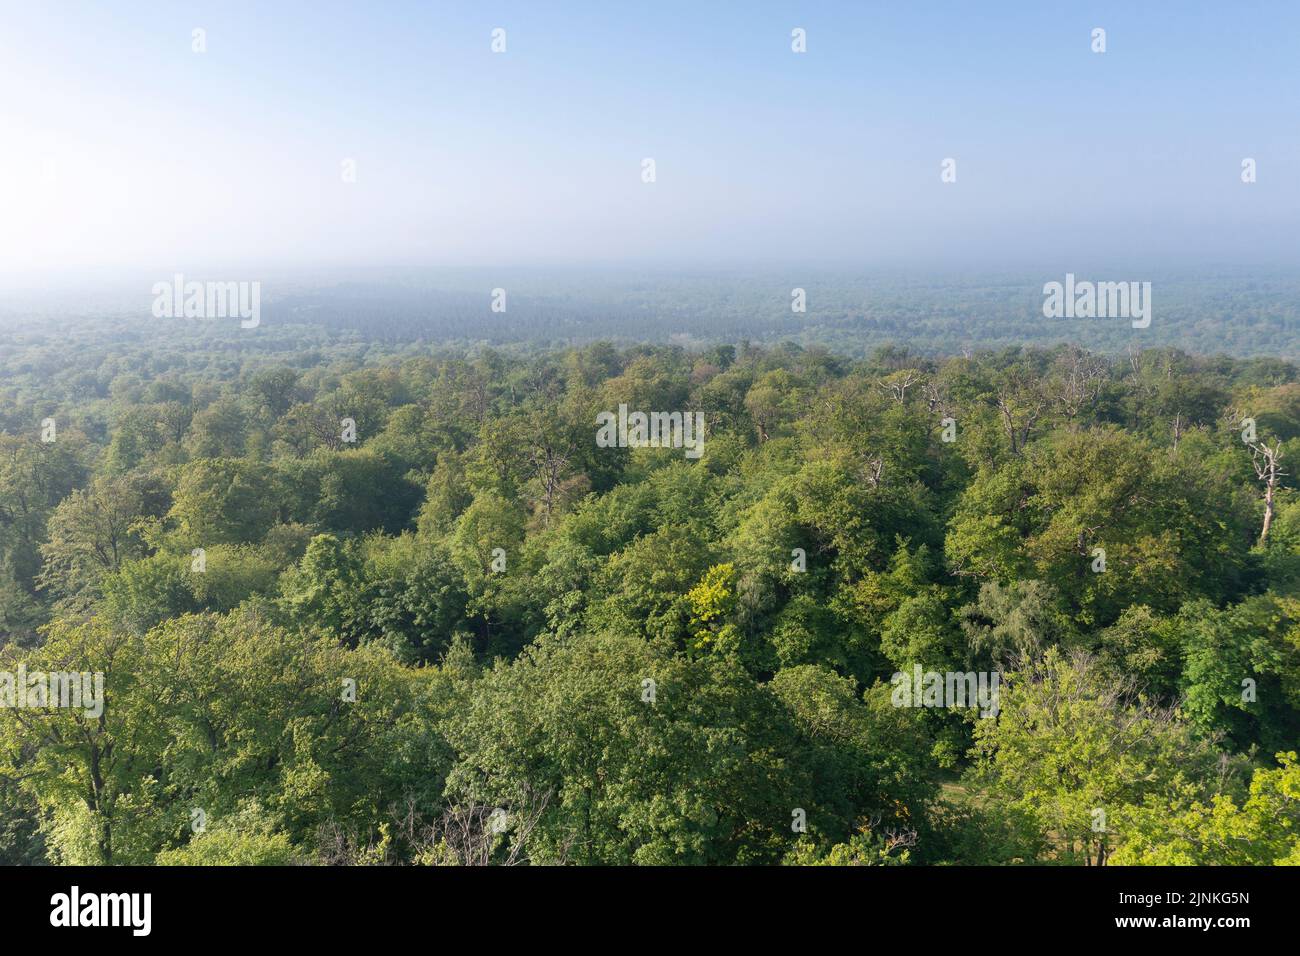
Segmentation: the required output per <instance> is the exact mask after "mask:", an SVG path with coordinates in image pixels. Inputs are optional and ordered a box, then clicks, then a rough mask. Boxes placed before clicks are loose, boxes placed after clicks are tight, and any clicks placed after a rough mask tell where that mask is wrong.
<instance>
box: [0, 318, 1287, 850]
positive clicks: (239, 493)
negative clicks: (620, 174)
mask: <svg viewBox="0 0 1300 956" xmlns="http://www.w3.org/2000/svg"><path fill="white" fill-rule="evenodd" d="M1157 308H1159V307H1157ZM1157 314H1159V313H1157ZM1159 321H1160V320H1159V318H1157V321H1156V324H1153V326H1152V329H1151V331H1153V332H1155V331H1158V330H1159ZM1290 321H1292V320H1291V317H1290V316H1289V315H1288V316H1287V317H1286V319H1285V322H1284V323H1283V324H1281V325H1275V326H1274V328H1276V329H1281V328H1282V327H1283V325H1284V324H1285V323H1289V322H1290ZM831 325H832V326H833V323H832V324H831ZM70 328H71V327H70ZM100 328H101V326H96V325H94V324H93V323H92V324H89V325H86V326H77V327H76V329H77V331H76V334H73V332H72V331H69V330H64V331H63V332H54V331H49V330H47V331H45V332H43V333H41V332H36V331H33V330H31V329H24V328H11V329H9V330H8V331H6V332H5V333H4V334H3V338H0V641H2V642H3V646H0V654H2V655H3V656H4V658H5V663H4V665H3V666H4V669H5V670H6V671H7V672H17V671H18V670H19V668H22V669H23V670H24V672H25V673H28V674H34V673H42V674H48V673H54V672H94V673H99V674H102V675H103V685H104V696H105V701H104V703H105V706H104V707H103V708H102V710H101V712H99V713H93V712H92V710H91V709H90V708H83V709H76V708H67V707H63V708H56V707H49V708H35V709H32V708H16V707H5V708H0V859H3V860H4V861H7V862H41V861H51V862H60V863H114V864H127V863H289V862H304V863H305V862H354V863H425V864H443V863H460V864H466V863H481V862H496V863H505V862H532V863H556V862H571V863H649V864H654V863H715V864H725V863H779V862H786V863H819V864H820V863H828V864H839V863H857V864H902V863H963V864H969V863H1023V862H1052V863H1089V864H1094V865H1095V864H1100V863H1106V862H1108V861H1109V862H1125V863H1142V864H1155V863H1252V864H1271V863H1282V862H1289V863H1300V830H1298V829H1297V828H1298V827H1300V811H1297V808H1296V800H1295V796H1294V795H1295V793H1296V790H1297V788H1298V787H1300V765H1297V763H1296V756H1295V750H1296V749H1297V746H1296V743H1297V740H1298V739H1300V683H1298V682H1297V680H1298V677H1300V505H1298V504H1297V498H1296V495H1295V483H1294V479H1293V478H1292V477H1291V475H1290V474H1288V471H1289V469H1288V467H1287V466H1289V464H1290V459H1291V454H1290V453H1289V452H1290V447H1291V445H1292V444H1293V443H1294V441H1295V439H1296V437H1297V436H1300V379H1298V376H1297V369H1296V367H1295V366H1294V365H1292V364H1290V363H1289V362H1286V361H1282V360H1280V359H1277V358H1267V357H1261V358H1254V359H1241V358H1229V357H1224V356H1218V357H1197V356H1195V355H1191V354H1188V353H1185V352H1183V351H1179V350H1176V349H1171V348H1162V347H1143V348H1138V347H1137V343H1142V344H1143V345H1144V346H1146V345H1147V343H1157V342H1158V341H1159V340H1158V339H1145V338H1138V337H1137V336H1135V335H1134V333H1133V332H1132V330H1130V329H1128V328H1127V326H1124V327H1123V328H1122V329H1121V328H1120V327H1118V326H1117V327H1116V329H1115V334H1116V335H1117V336H1118V335H1119V334H1120V332H1121V331H1122V333H1123V341H1124V342H1125V343H1126V347H1121V348H1115V349H1103V350H1102V351H1100V352H1091V351H1087V350H1085V349H1083V348H1080V347H1078V346H1077V345H1057V346H1054V347H1051V348H1023V347H1018V346H1016V347H1007V348H994V349H971V350H969V351H968V352H967V353H965V354H957V355H953V354H951V353H952V351H953V350H954V347H955V346H960V344H961V340H958V341H953V340H952V339H951V338H949V339H948V341H947V342H946V343H944V345H943V347H942V348H941V347H940V346H939V343H941V342H942V340H943V338H944V337H945V336H946V335H949V334H950V329H948V327H946V326H943V325H942V324H939V325H935V326H933V334H934V339H933V342H932V343H931V344H934V345H935V346H936V348H935V349H930V348H928V347H922V348H919V349H917V350H909V349H901V348H898V347H894V346H883V347H879V348H875V349H874V350H871V351H869V352H868V350H867V349H866V348H862V349H858V350H847V351H848V353H849V354H846V351H845V350H835V349H830V348H826V347H823V346H817V345H800V344H795V343H794V342H772V343H767V344H762V345H757V344H751V342H749V341H740V340H737V342H736V343H735V344H717V343H713V344H701V345H698V346H694V347H684V346H654V345H635V346H630V347H620V346H619V345H617V344H611V343H609V342H599V341H597V342H590V343H587V344H582V345H577V346H571V347H546V346H545V344H544V343H540V342H537V341H534V342H532V343H527V344H522V345H518V346H511V347H506V348H500V349H494V348H491V347H488V346H485V345H482V344H480V345H477V346H474V347H472V348H459V347H456V346H451V345H446V346H442V347H438V348H429V347H426V346H424V345H422V344H421V343H420V342H418V341H416V340H413V339H411V338H409V337H407V338H403V337H402V336H394V337H392V338H390V339H388V340H386V341H385V340H384V336H382V335H380V336H377V337H376V338H370V339H367V338H363V337H360V336H356V335H352V334H349V333H346V332H343V331H339V330H322V329H320V328H316V329H312V328H309V327H307V326H289V325H282V326H275V325H268V326H266V327H264V328H263V329H261V330H259V331H258V334H257V335H256V336H249V335H243V336H242V337H241V334H240V333H239V331H238V330H237V329H236V330H235V331H234V332H230V333H225V332H220V333H219V332H216V331H202V330H199V331H193V332H192V333H191V338H190V339H188V340H178V339H169V340H162V341H155V339H157V334H156V329H155V330H154V333H153V334H152V335H150V334H149V332H148V330H147V329H144V328H141V330H140V332H139V333H138V335H137V336H136V337H135V338H132V337H131V334H130V333H127V334H126V335H125V336H124V337H123V338H121V339H118V340H117V341H110V340H109V338H108V337H107V336H105V335H99V334H98V333H97V331H96V330H97V329H100ZM473 328H475V326H472V325H466V326H465V329H473ZM925 328H931V326H925ZM1216 328H1217V327H1216ZM642 331H643V332H644V330H642ZM1073 331H1077V328H1076V329H1074V330H1073ZM845 334H848V333H847V332H846V333H845ZM971 334H972V336H974V335H975V330H972V331H971ZM1207 334H1208V333H1207ZM1278 334H1279V335H1281V334H1282V333H1281V332H1278ZM1215 335H1216V337H1217V336H1219V333H1218V332H1216V333H1215ZM484 337H485V338H486V337H487V336H484ZM558 337H562V336H557V338H558ZM612 337H615V338H617V337H618V336H617V334H615V335H613V336H612ZM791 337H798V336H797V335H793V336H791ZM755 338H762V336H755ZM1118 341H1119V339H1116V342H1118ZM832 344H833V343H832ZM1112 344H1114V343H1112ZM1212 344H1213V345H1215V346H1221V347H1224V348H1231V347H1232V346H1233V344H1234V343H1232V342H1225V341H1222V340H1220V341H1216V342H1214V343H1212ZM1267 345H1268V343H1267V342H1260V343H1258V349H1255V348H1252V349H1249V350H1248V351H1256V350H1258V351H1267ZM945 349H946V351H947V352H948V353H949V354H948V355H947V356H946V357H943V356H939V355H936V354H933V353H934V352H935V351H940V350H945ZM1211 350H1212V347H1210V346H1207V348H1206V349H1204V350H1203V351H1206V352H1208V351H1211ZM620 406H625V407H626V408H627V409H631V410H633V411H637V410H640V411H644V412H679V413H686V414H697V413H698V414H699V415H701V416H702V417H703V421H704V423H705V433H704V442H703V446H702V453H701V454H700V455H699V457H698V458H693V457H691V456H688V455H685V454H683V449H682V448H681V447H676V448H674V447H666V448H653V447H618V446H617V445H615V446H614V447H605V446H604V445H602V444H601V443H598V442H597V441H596V433H597V421H598V416H599V415H600V413H602V412H615V411H617V410H619V409H620ZM914 674H915V675H916V681H915V683H913V681H912V675H914ZM933 674H938V675H941V676H944V675H946V678H947V684H948V685H951V684H952V675H954V674H956V675H959V679H960V675H972V677H975V676H976V675H978V678H979V681H981V682H982V683H980V684H979V686H980V687H982V688H985V689H987V688H988V686H989V685H990V684H991V683H992V684H996V687H997V696H996V700H995V701H994V702H993V703H994V706H993V707H992V708H990V707H987V706H986V707H984V708H982V709H981V708H977V707H972V706H953V704H952V701H951V700H948V699H946V698H945V697H944V696H943V693H941V691H946V690H947V689H948V688H947V687H944V688H937V687H933V686H932V685H931V683H930V679H929V676H928V675H933ZM922 675H927V676H924V677H923V676H922ZM900 677H901V679H900ZM974 686H975V684H974V683H972V688H973V687H974ZM905 687H906V689H907V693H901V691H902V690H903V689H904V688H905ZM913 689H914V690H915V691H916V694H915V698H913V697H912V694H911V691H912V690H913ZM0 690H3V688H0ZM931 690H934V691H935V692H936V695H937V696H936V697H935V698H934V699H933V700H932V699H931V696H930V691H931ZM989 702H990V701H989V700H985V703H986V704H987V703H989ZM968 703H969V702H968Z"/></svg>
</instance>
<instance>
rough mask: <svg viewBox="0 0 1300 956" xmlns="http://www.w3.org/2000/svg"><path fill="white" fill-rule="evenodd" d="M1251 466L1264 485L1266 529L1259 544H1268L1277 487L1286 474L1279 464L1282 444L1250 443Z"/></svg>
mask: <svg viewBox="0 0 1300 956" xmlns="http://www.w3.org/2000/svg"><path fill="white" fill-rule="evenodd" d="M1250 454H1251V464H1253V465H1254V466H1255V477H1256V478H1258V479H1259V480H1260V481H1262V482H1263V483H1264V527H1263V530H1261V531H1260V533H1259V543H1260V544H1261V545H1264V544H1267V543H1268V531H1269V528H1271V527H1272V526H1273V516H1274V514H1275V513H1276V507H1277V506H1276V501H1275V499H1276V496H1277V486H1278V484H1279V483H1280V482H1281V480H1282V478H1284V477H1285V476H1286V472H1284V471H1282V469H1281V467H1280V465H1279V462H1280V461H1281V460H1282V442H1281V441H1278V442H1276V443H1275V444H1273V445H1266V444H1265V443H1264V442H1262V441H1256V442H1251V443H1250Z"/></svg>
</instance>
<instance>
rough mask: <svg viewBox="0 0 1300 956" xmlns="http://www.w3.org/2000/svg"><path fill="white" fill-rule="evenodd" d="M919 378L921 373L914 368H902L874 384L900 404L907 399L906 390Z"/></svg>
mask: <svg viewBox="0 0 1300 956" xmlns="http://www.w3.org/2000/svg"><path fill="white" fill-rule="evenodd" d="M920 380H921V373H920V372H918V371H917V370H916V369H914V368H909V369H903V370H902V371H898V372H895V373H894V374H893V375H890V376H889V377H888V378H883V379H881V380H880V381H878V382H877V383H876V384H877V385H879V386H880V388H881V390H882V391H883V392H884V393H885V394H886V395H889V396H891V397H892V398H893V399H894V401H896V402H899V403H900V404H901V403H902V402H903V401H905V400H906V399H907V390H908V389H909V388H911V387H912V386H913V385H915V384H916V383H917V382H919V381H920Z"/></svg>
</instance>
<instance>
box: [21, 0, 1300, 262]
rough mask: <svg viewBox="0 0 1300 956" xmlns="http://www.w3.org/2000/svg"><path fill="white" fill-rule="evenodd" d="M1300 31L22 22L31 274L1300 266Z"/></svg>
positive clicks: (668, 9)
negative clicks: (500, 31) (200, 44)
mask: <svg viewBox="0 0 1300 956" xmlns="http://www.w3.org/2000/svg"><path fill="white" fill-rule="evenodd" d="M1298 10H1300V4H1295V3H1293V2H1278V3H1259V4H1256V3H1249V2H1222V3H1204V4H1202V3H1191V2H1177V3H1175V2H1170V3H1155V2H1149V3H1148V2H1144V3H1134V2H1124V3H1114V4H1111V3H1082V2H1069V3H1066V2H1062V3H1051V2H1034V3H1029V2H1026V3H1023V4H1018V3H974V2H966V3H955V2H954V3H942V2H925V3H919V2H918V3H913V2H896V3H889V4H871V5H868V4H865V3H790V2H787V3H779V4H775V3H774V4H755V3H721V2H717V3H715V2H701V0H692V2H687V3H672V2H663V0H655V2H650V3H637V4H633V3H622V2H618V3H615V2H601V3H576V2H574V3H548V2H538V0H533V2H526V3H500V4H496V3H470V2H466V3H427V2H426V3H415V2H377V0H376V2H366V3H362V2H354V3H322V2H319V0H312V2H303V3H297V2H283V0H277V2H268V3H259V4H253V3H240V2H221V3H177V2H171V3H149V2H138V0H133V2H119V3H93V4H92V3H68V2H57V0H51V2H39V3H38V2H31V0H22V2H12V3H10V2H4V3H0V276H2V277H3V278H4V279H6V280H7V281H10V282H12V281H13V280H14V279H15V277H19V278H23V279H26V278H30V277H31V276H33V275H38V274H48V273H60V274H86V273H90V272H95V271H99V272H112V271H113V270H132V271H134V270H144V271H146V272H148V271H150V270H153V271H154V272H157V273H159V274H163V275H165V274H169V273H170V272H172V271H183V272H187V273H189V274H192V275H193V274H198V273H205V274H211V273H212V272H213V270H215V269H219V268H223V267H225V268H233V267H238V268H240V269H243V270H245V271H249V270H253V271H255V270H256V269H257V268H262V267H266V268H270V267H285V266H295V265H314V266H334V265H337V266H340V267H341V266H346V265H349V264H351V265H375V264H390V263H395V264H402V263H405V264H413V265H419V264H469V265H478V264H492V263H498V262H504V263H511V264H529V263H531V264H547V263H590V262H601V263H622V262H629V263H665V264H678V263H680V264H692V263H693V264H704V263H715V264H726V263H739V262H750V263H752V262H761V261H774V262H796V261H817V262H823V263H832V262H844V263H846V264H875V263H879V264H905V265H915V266H919V267H928V266H934V267H938V268H941V267H950V266H957V265H962V266H964V265H974V266H980V265H996V266H1013V265H1017V264H1020V263H1031V264H1034V265H1044V266H1046V267H1048V268H1052V269H1058V268H1059V270H1060V271H1064V270H1065V269H1068V268H1072V267H1074V266H1075V264H1076V263H1079V262H1086V261H1095V260H1105V261H1108V262H1112V261H1113V262H1117V263H1123V264H1125V265H1128V264H1132V265H1133V266H1134V267H1135V268H1140V267H1142V266H1145V265H1147V264H1148V263H1152V264H1154V263H1156V262H1160V263H1162V264H1168V263H1175V264H1177V263H1184V264H1187V263H1193V264H1194V263H1196V262H1201V261H1204V262H1214V263H1247V264H1249V263H1252V262H1258V263H1268V264H1274V265H1276V264H1291V263H1294V262H1295V261H1296V248H1297V240H1296V224H1297V213H1298V212H1300V109H1297V105H1298V104H1300V95H1298V94H1300V67H1298V66H1297V64H1298V63H1300V55H1298V53H1297V43H1298V41H1300V30H1298V29H1297V28H1298V27H1300V13H1298V12H1297V11H1298ZM196 27H201V28H203V29H204V30H206V43H207V52H205V53H201V54H199V53H195V52H193V51H192V32H191V31H192V30H193V29H194V28H196ZM497 27H500V28H504V29H505V31H506V44H507V50H506V52H505V53H503V54H494V53H493V52H492V51H491V48H490V44H491V31H492V30H493V29H494V28H497ZM795 27H802V28H804V29H805V30H806V31H807V45H808V52H807V53H806V54H795V53H793V52H792V51H791V38H790V33H791V30H792V29H793V28H795ZM1094 27H1103V28H1105V30H1106V31H1107V38H1106V39H1107V52H1106V53H1104V54H1096V53H1093V52H1092V50H1091V37H1090V34H1091V31H1092V29H1093V28H1094ZM646 157H651V158H653V159H654V160H655V162H656V167H657V168H656V172H657V181H656V182H655V183H653V184H646V183H643V182H642V177H641V163H642V160H643V158H646ZM947 157H952V158H954V159H956V161H957V182H956V183H953V184H944V183H941V181H940V163H941V161H942V160H943V159H945V158H947ZM1244 157H1252V158H1254V159H1256V160H1257V162H1258V182H1257V183H1255V184H1253V185H1244V184H1243V183H1242V182H1241V161H1242V159H1243V158H1244ZM345 159H353V160H355V161H356V164H357V165H356V172H357V176H356V182H355V183H345V182H343V176H342V175H341V164H342V163H343V161H344V160H345ZM241 274H242V273H241ZM250 274H251V272H250Z"/></svg>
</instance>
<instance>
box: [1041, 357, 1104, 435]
mask: <svg viewBox="0 0 1300 956" xmlns="http://www.w3.org/2000/svg"><path fill="white" fill-rule="evenodd" d="M1056 364H1057V371H1056V375H1055V376H1054V379H1055V380H1054V382H1053V386H1054V388H1053V392H1052V399H1053V401H1054V402H1055V403H1056V405H1057V407H1059V408H1060V410H1061V412H1062V414H1064V415H1065V417H1066V418H1068V419H1074V418H1075V417H1077V416H1078V414H1079V413H1080V412H1081V411H1083V409H1084V408H1085V407H1086V406H1087V405H1089V404H1091V403H1092V402H1093V401H1094V400H1095V399H1096V398H1097V396H1098V394H1100V392H1101V386H1102V385H1103V384H1104V383H1105V381H1106V375H1107V372H1108V371H1109V369H1108V367H1107V365H1106V362H1105V361H1104V360H1103V359H1101V358H1098V357H1097V356H1095V355H1092V354H1090V353H1089V352H1086V351H1084V350H1083V349H1081V348H1079V347H1078V346H1077V345H1075V346H1071V347H1070V348H1069V349H1068V350H1067V351H1066V352H1065V354H1063V355H1062V356H1061V357H1060V359H1058V360H1057V363H1056Z"/></svg>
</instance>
